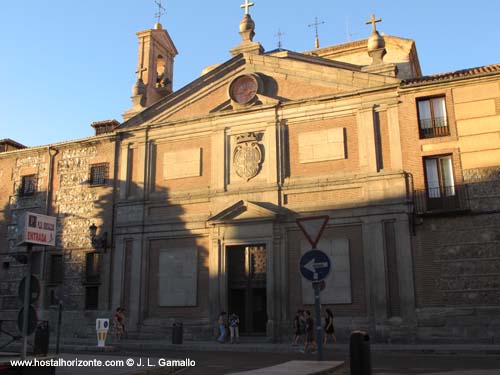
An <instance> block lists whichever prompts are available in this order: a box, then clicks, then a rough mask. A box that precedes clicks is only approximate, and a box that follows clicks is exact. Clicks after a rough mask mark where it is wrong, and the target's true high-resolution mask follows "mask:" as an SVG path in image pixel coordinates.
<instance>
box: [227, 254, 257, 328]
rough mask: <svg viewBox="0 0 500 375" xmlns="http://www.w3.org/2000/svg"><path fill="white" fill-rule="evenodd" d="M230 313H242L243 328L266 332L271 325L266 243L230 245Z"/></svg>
mask: <svg viewBox="0 0 500 375" xmlns="http://www.w3.org/2000/svg"><path fill="white" fill-rule="evenodd" d="M227 264H228V268H227V269H228V289H229V290H228V292H229V293H228V296H229V301H228V302H229V306H228V307H229V311H228V314H231V313H236V314H238V316H239V317H240V332H242V333H246V334H265V333H266V326H267V304H266V299H267V291H266V248H265V246H264V245H251V246H246V245H243V246H230V247H228V249H227Z"/></svg>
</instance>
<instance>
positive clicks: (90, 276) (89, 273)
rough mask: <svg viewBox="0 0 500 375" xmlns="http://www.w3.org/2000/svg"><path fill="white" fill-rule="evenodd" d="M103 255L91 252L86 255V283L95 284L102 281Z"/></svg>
mask: <svg viewBox="0 0 500 375" xmlns="http://www.w3.org/2000/svg"><path fill="white" fill-rule="evenodd" d="M100 272H101V253H98V252H91V253H87V254H86V255H85V282H87V283H91V284H95V283H99V282H100V281H101V279H100V275H99V274H100Z"/></svg>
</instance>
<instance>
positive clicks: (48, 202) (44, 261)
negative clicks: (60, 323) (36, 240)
mask: <svg viewBox="0 0 500 375" xmlns="http://www.w3.org/2000/svg"><path fill="white" fill-rule="evenodd" d="M47 153H48V154H49V173H48V177H47V190H46V194H47V195H46V197H45V214H46V215H47V216H50V213H51V209H50V207H51V205H52V186H53V184H52V178H53V175H54V158H55V156H56V155H57V153H58V151H57V149H55V148H54V147H51V146H49V147H47ZM40 263H41V264H40V268H41V269H40V302H39V306H40V309H39V312H38V314H39V315H40V320H48V318H49V316H48V314H47V311H46V309H45V306H46V304H45V276H46V275H45V274H46V271H47V247H46V246H44V247H43V251H42V261H41V262H40Z"/></svg>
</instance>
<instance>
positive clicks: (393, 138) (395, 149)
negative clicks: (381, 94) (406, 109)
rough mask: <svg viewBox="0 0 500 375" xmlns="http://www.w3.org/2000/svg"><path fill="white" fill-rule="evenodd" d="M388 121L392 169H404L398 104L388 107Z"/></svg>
mask: <svg viewBox="0 0 500 375" xmlns="http://www.w3.org/2000/svg"><path fill="white" fill-rule="evenodd" d="M387 121H388V129H389V149H390V156H391V169H393V170H402V169H403V155H402V152H401V134H400V129H399V111H398V106H397V105H394V106H390V107H389V108H388V109H387Z"/></svg>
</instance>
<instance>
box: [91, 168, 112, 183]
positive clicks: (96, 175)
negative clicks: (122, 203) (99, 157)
mask: <svg viewBox="0 0 500 375" xmlns="http://www.w3.org/2000/svg"><path fill="white" fill-rule="evenodd" d="M108 170H109V164H108V163H101V164H94V165H91V166H90V178H89V184H90V186H100V185H105V184H106V180H107V179H108Z"/></svg>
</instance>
